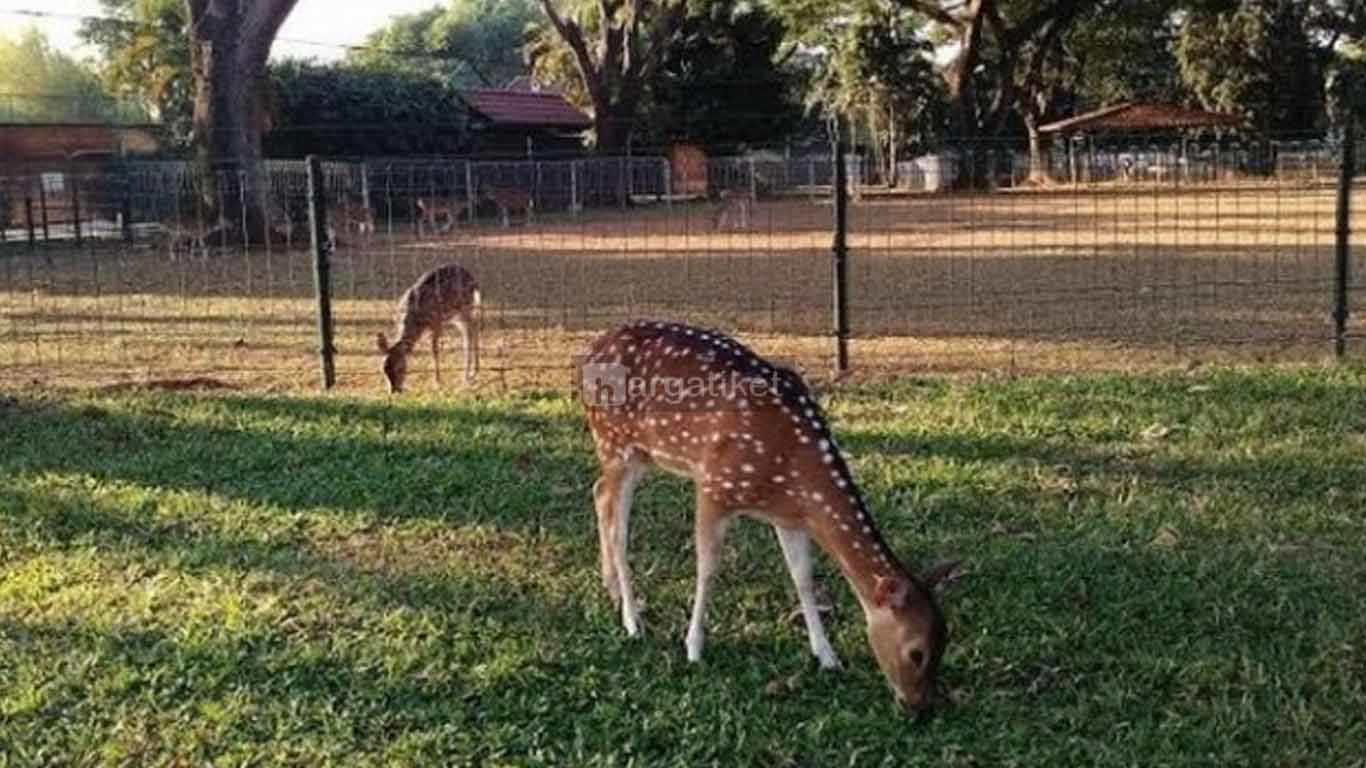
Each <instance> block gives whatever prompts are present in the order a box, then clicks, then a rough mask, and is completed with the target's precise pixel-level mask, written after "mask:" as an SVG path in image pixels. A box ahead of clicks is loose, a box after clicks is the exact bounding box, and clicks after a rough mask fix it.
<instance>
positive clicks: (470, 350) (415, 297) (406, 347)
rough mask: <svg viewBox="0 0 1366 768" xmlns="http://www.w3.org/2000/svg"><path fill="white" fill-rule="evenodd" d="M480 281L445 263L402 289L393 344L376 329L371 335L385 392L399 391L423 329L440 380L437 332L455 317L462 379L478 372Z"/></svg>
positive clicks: (471, 379)
mask: <svg viewBox="0 0 1366 768" xmlns="http://www.w3.org/2000/svg"><path fill="white" fill-rule="evenodd" d="M479 302H480V296H479V284H478V283H476V282H475V280H474V276H473V275H471V274H470V273H469V272H467V271H466V270H465V268H464V267H462V266H460V265H459V264H447V265H446V266H443V267H437V268H436V269H433V270H431V271H430V272H427V273H426V274H424V275H423V276H422V277H419V278H418V279H417V282H416V283H413V285H412V287H410V288H409V289H408V290H406V291H404V292H403V298H401V299H399V302H398V331H397V332H398V338H397V339H395V340H394V343H393V344H390V343H389V339H388V338H387V337H386V336H385V335H384V334H383V333H382V332H381V333H380V334H379V335H378V337H377V338H376V342H377V343H378V345H379V352H380V354H381V355H383V356H384V378H385V380H386V381H387V382H388V383H389V391H390V392H393V393H398V392H402V391H403V381H404V379H405V378H406V377H407V375H408V355H409V354H410V353H411V352H412V351H413V347H414V346H416V345H417V342H418V339H420V338H421V337H422V334H423V333H430V334H431V337H432V364H433V366H434V367H435V372H436V383H437V384H440V383H441V333H442V331H443V330H444V328H445V325H446V323H447V322H451V321H454V322H455V324H456V326H457V327H459V328H460V334H461V336H462V337H463V338H464V342H465V382H466V383H467V384H468V383H471V382H473V381H474V376H475V374H476V373H478V372H479V326H478V324H477V320H478V318H477V317H476V316H475V310H477V309H478V308H479Z"/></svg>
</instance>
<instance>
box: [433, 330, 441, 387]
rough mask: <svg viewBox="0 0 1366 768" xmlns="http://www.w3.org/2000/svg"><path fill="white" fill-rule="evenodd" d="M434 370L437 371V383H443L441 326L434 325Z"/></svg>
mask: <svg viewBox="0 0 1366 768" xmlns="http://www.w3.org/2000/svg"><path fill="white" fill-rule="evenodd" d="M431 333H432V370H433V371H434V372H435V373H436V383H437V384H440V383H441V326H440V325H433V326H432V331H431Z"/></svg>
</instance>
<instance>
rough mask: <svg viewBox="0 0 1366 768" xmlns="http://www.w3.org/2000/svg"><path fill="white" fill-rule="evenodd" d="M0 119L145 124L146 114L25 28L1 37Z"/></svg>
mask: <svg viewBox="0 0 1366 768" xmlns="http://www.w3.org/2000/svg"><path fill="white" fill-rule="evenodd" d="M0 121H3V122H20V123H37V122H145V121H146V115H145V114H143V113H141V112H140V111H138V110H136V109H131V108H129V106H128V105H126V104H120V103H119V102H118V101H117V100H116V99H114V98H113V97H112V96H110V94H109V93H108V92H107V91H106V90H105V89H104V86H103V85H102V84H101V83H100V79H99V77H97V76H96V75H95V73H94V72H91V71H90V70H89V69H87V68H86V67H85V66H84V65H82V64H81V63H79V62H77V61H76V60H75V59H73V58H71V57H70V56H67V55H66V54H64V53H62V52H60V51H57V50H54V49H53V48H52V46H51V45H50V44H49V43H48V41H47V38H46V37H45V36H44V35H43V33H42V32H39V31H38V30H37V29H33V28H28V29H24V30H21V31H20V32H19V33H18V34H17V35H14V36H10V35H7V34H0Z"/></svg>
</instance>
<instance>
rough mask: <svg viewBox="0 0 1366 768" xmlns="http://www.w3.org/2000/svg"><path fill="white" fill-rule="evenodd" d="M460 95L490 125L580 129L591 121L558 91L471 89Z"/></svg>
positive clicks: (589, 125) (589, 124)
mask: <svg viewBox="0 0 1366 768" xmlns="http://www.w3.org/2000/svg"><path fill="white" fill-rule="evenodd" d="M461 96H462V97H463V98H464V99H465V102H466V103H467V104H469V105H470V108H471V109H473V110H474V111H475V112H478V113H479V114H481V115H483V116H484V117H487V118H488V119H489V120H490V121H492V122H493V124H494V125H532V126H541V127H546V128H569V129H574V130H583V129H585V128H589V127H591V126H592V125H593V121H592V120H590V119H589V117H588V115H586V114H584V113H583V112H582V111H580V110H579V109H578V108H576V107H575V106H574V105H573V104H570V103H569V102H568V101H565V98H564V97H563V96H561V95H559V94H558V93H545V92H541V93H536V92H528V91H505V90H491V89H489V90H474V91H464V92H462V93H461Z"/></svg>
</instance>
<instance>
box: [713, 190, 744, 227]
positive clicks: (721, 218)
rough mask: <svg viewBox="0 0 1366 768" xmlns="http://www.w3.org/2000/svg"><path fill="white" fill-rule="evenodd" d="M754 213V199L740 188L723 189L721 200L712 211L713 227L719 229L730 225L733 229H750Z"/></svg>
mask: <svg viewBox="0 0 1366 768" xmlns="http://www.w3.org/2000/svg"><path fill="white" fill-rule="evenodd" d="M753 214H754V201H753V200H751V199H750V197H749V195H748V194H747V193H745V192H742V191H739V190H731V189H723V190H721V200H720V202H718V203H717V204H716V209H715V210H714V211H712V218H711V228H712V229H713V230H719V229H721V228H722V227H725V226H727V225H729V227H730V228H731V229H750V228H751V226H752V223H753V222H752V219H753Z"/></svg>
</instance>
